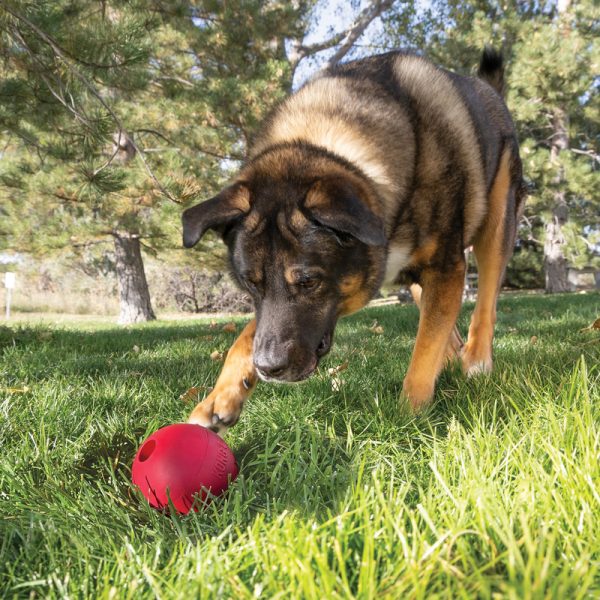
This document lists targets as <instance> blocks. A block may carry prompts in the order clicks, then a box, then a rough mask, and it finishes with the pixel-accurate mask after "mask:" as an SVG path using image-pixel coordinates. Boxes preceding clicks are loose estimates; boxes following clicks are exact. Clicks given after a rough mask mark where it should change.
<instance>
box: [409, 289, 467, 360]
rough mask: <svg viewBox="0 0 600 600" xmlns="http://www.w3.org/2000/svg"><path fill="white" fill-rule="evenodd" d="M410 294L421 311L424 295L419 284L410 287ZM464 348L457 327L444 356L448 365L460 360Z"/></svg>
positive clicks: (452, 333) (451, 334) (453, 331)
mask: <svg viewBox="0 0 600 600" xmlns="http://www.w3.org/2000/svg"><path fill="white" fill-rule="evenodd" d="M410 293H411V295H412V297H413V300H414V301H415V304H416V305H417V307H418V308H419V310H420V309H421V294H422V293H423V288H422V287H421V286H420V285H419V284H418V283H413V284H411V286H410ZM463 346H464V342H463V339H462V336H461V335H460V332H459V331H458V327H457V326H456V325H455V326H454V328H453V329H452V332H451V333H450V338H449V339H448V343H447V344H446V352H445V354H444V356H445V361H446V362H447V363H449V362H451V361H453V360H457V359H459V358H460V353H461V350H462V348H463Z"/></svg>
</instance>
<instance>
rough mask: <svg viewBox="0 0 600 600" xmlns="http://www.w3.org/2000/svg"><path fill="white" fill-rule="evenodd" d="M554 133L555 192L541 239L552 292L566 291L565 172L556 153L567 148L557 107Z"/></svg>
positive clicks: (563, 121)
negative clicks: (550, 212) (556, 170)
mask: <svg viewBox="0 0 600 600" xmlns="http://www.w3.org/2000/svg"><path fill="white" fill-rule="evenodd" d="M553 124H554V135H553V136H552V146H551V148H550V160H551V162H552V163H553V164H556V165H558V173H557V175H556V178H555V179H554V182H553V183H554V184H555V186H556V192H555V193H554V202H553V206H552V217H551V219H550V220H549V222H548V223H547V224H546V236H545V240H544V271H545V275H546V292H548V293H550V294H553V293H558V292H569V291H570V290H571V287H570V285H569V277H568V263H567V259H566V257H565V246H566V240H565V236H564V235H563V226H564V225H565V223H566V222H567V220H568V218H569V209H568V206H567V200H566V197H565V196H566V195H565V191H564V183H565V174H564V169H563V167H562V165H560V158H559V156H560V153H561V151H562V150H567V149H568V148H569V135H568V131H567V127H568V116H567V114H566V112H565V111H564V110H562V109H560V108H557V109H556V110H555V111H554V123H553Z"/></svg>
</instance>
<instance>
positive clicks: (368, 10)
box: [288, 0, 393, 71]
mask: <svg viewBox="0 0 600 600" xmlns="http://www.w3.org/2000/svg"><path fill="white" fill-rule="evenodd" d="M392 4H393V0H372V1H371V2H370V3H369V4H368V5H367V6H366V7H365V8H364V9H363V10H362V11H361V12H360V13H359V14H358V16H357V17H356V19H355V20H354V22H353V23H352V25H350V27H348V28H347V29H345V30H344V31H340V32H339V33H336V34H334V35H333V36H331V37H330V38H328V39H326V40H323V41H322V42H316V43H314V44H309V45H307V46H305V45H304V44H302V41H301V40H296V41H295V42H294V43H292V50H291V52H290V53H289V56H288V58H289V60H290V63H291V65H292V71H294V70H295V68H296V67H297V65H298V63H299V62H300V61H301V60H302V59H303V58H306V57H307V56H312V55H314V54H317V53H319V52H322V51H323V50H328V49H329V48H334V47H335V46H338V45H340V44H341V45H340V47H339V48H338V49H337V50H336V51H335V52H334V54H333V56H331V57H330V58H329V60H328V61H327V63H326V64H325V66H324V67H323V69H322V70H325V69H328V68H330V67H332V66H333V65H335V64H337V63H338V62H339V61H340V60H342V58H344V56H346V54H348V52H349V51H350V50H351V49H352V46H353V45H354V42H356V40H358V38H359V37H360V36H361V35H362V34H363V33H364V31H365V29H366V28H367V27H368V26H369V25H370V24H371V23H372V22H373V21H374V20H375V19H376V18H377V17H379V15H381V13H382V12H384V11H386V10H387V9H388V8H390V7H391V6H392Z"/></svg>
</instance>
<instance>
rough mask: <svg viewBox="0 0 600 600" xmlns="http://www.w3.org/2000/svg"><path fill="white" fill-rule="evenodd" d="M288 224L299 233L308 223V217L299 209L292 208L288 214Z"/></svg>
mask: <svg viewBox="0 0 600 600" xmlns="http://www.w3.org/2000/svg"><path fill="white" fill-rule="evenodd" d="M289 225H290V227H291V228H292V230H293V231H294V232H295V233H301V232H302V230H303V229H304V228H305V227H306V226H307V225H308V219H307V218H306V217H305V216H304V215H303V214H302V213H301V212H300V211H299V210H297V209H294V210H293V211H292V214H291V215H290V219H289Z"/></svg>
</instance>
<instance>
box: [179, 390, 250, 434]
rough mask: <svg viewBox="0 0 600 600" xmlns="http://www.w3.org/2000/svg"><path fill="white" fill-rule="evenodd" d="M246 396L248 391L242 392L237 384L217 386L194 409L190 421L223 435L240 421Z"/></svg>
mask: <svg viewBox="0 0 600 600" xmlns="http://www.w3.org/2000/svg"><path fill="white" fill-rule="evenodd" d="M244 392H246V390H244ZM246 397H247V392H246V393H242V392H241V390H239V389H238V388H237V386H236V387H228V388H225V389H219V388H215V389H214V390H213V391H212V392H211V393H210V394H209V395H208V396H207V397H206V398H205V399H204V400H203V401H202V402H200V404H198V406H196V408H195V409H194V410H193V411H192V413H191V414H190V416H189V418H188V423H195V424H197V425H202V426H203V427H207V428H208V429H211V430H212V431H214V432H215V433H218V434H219V435H220V436H221V437H222V436H224V435H225V432H226V431H227V429H228V428H229V427H232V426H233V425H235V424H236V423H237V422H238V420H239V418H240V413H241V412H242V407H243V406H244V400H245V399H246Z"/></svg>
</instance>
